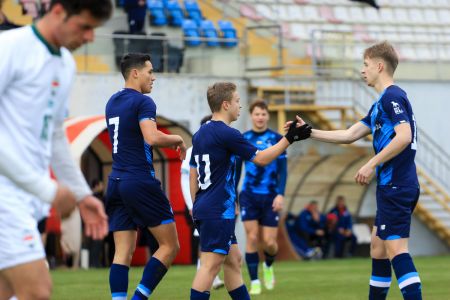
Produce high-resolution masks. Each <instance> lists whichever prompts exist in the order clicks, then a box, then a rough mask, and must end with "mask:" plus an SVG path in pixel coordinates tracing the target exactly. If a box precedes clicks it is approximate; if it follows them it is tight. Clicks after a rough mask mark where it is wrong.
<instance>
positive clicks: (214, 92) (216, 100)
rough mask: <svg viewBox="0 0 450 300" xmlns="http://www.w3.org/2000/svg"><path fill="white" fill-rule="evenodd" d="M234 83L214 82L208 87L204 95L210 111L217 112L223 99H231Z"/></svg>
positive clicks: (234, 87)
mask: <svg viewBox="0 0 450 300" xmlns="http://www.w3.org/2000/svg"><path fill="white" fill-rule="evenodd" d="M235 91H236V85H235V84H234V83H232V82H216V83H214V84H213V85H212V86H210V87H208V91H207V92H206V97H207V99H208V105H209V108H210V109H211V112H213V113H214V112H218V111H220V108H221V107H222V103H223V102H224V101H231V99H232V98H233V93H234V92H235Z"/></svg>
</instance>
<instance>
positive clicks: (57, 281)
mask: <svg viewBox="0 0 450 300" xmlns="http://www.w3.org/2000/svg"><path fill="white" fill-rule="evenodd" d="M414 261H415V264H416V267H417V269H418V272H419V274H420V277H421V280H422V288H423V299H426V300H450V256H438V257H417V258H415V259H414ZM274 267H275V276H276V285H275V289H274V290H273V291H267V290H264V288H263V292H262V294H261V295H259V296H253V297H252V299H258V300H269V299H275V300H283V299H286V300H288V299H289V300H291V299H292V300H293V299H300V300H363V299H367V295H368V284H369V276H370V269H371V260H370V258H364V259H360V258H355V259H345V260H323V261H312V262H276V263H275V265H274ZM260 269H261V268H260ZM142 270H143V269H142V268H137V267H134V268H131V271H130V276H129V277H130V283H129V290H128V298H129V299H130V298H131V295H132V294H133V292H134V289H135V287H136V285H137V284H138V282H139V280H140V277H141V274H142ZM243 270H244V279H245V281H246V283H248V281H249V279H248V275H247V271H246V268H245V267H244V268H243ZM260 271H261V270H260ZM260 273H261V272H260ZM51 274H52V277H53V282H54V289H53V297H52V299H57V300H59V299H60V300H71V299H73V300H75V299H76V300H80V299H82V300H83V299H96V300H97V299H98V300H102V299H105V300H106V299H111V296H110V293H109V284H108V276H109V270H108V269H93V270H77V271H73V270H56V271H52V272H51ZM194 274H195V267H194V266H174V267H172V268H171V269H170V270H169V272H168V273H167V275H166V276H165V278H164V279H163V280H162V282H161V283H160V285H159V286H158V287H157V288H156V290H155V292H154V293H153V294H152V296H151V299H164V300H175V299H189V293H190V288H191V283H192V279H193V277H194ZM260 277H262V275H261V274H260ZM211 299H230V297H229V296H228V293H227V292H226V290H225V289H224V288H222V289H220V290H217V291H215V290H213V291H212V293H211ZM388 299H389V300H394V299H396V300H401V299H403V298H402V296H401V294H400V291H399V289H398V286H397V281H396V279H395V276H394V275H393V279H392V284H391V288H390V291H389V296H388Z"/></svg>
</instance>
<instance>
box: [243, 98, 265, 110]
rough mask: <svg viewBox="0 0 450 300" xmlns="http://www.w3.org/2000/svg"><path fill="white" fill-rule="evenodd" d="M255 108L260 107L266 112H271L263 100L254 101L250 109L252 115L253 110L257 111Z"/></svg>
mask: <svg viewBox="0 0 450 300" xmlns="http://www.w3.org/2000/svg"><path fill="white" fill-rule="evenodd" d="M255 107H259V108H261V109H262V110H265V111H267V112H269V107H268V106H267V103H266V101H264V100H263V99H255V100H253V102H252V103H251V104H250V107H249V108H248V111H249V112H250V113H252V112H253V110H254V109H255Z"/></svg>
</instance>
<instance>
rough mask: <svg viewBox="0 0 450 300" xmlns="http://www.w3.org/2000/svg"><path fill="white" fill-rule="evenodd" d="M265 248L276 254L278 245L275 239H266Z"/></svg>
mask: <svg viewBox="0 0 450 300" xmlns="http://www.w3.org/2000/svg"><path fill="white" fill-rule="evenodd" d="M264 244H265V246H266V247H265V248H266V249H267V250H269V251H270V252H276V251H277V250H278V244H277V241H276V240H275V239H266V240H264Z"/></svg>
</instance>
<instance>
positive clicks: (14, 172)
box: [0, 146, 57, 203]
mask: <svg viewBox="0 0 450 300" xmlns="http://www.w3.org/2000/svg"><path fill="white" fill-rule="evenodd" d="M8 150H10V149H8V147H5V146H3V147H0V174H2V175H4V176H6V177H7V178H8V179H10V180H11V181H12V182H14V183H15V184H16V185H17V186H18V187H20V188H22V189H23V190H25V191H26V192H28V193H30V194H33V195H35V196H36V197H38V198H39V199H41V200H42V201H44V202H47V203H51V202H52V201H53V199H54V198H55V196H56V189H57V184H56V182H55V181H54V180H52V179H51V178H50V176H49V174H48V172H47V173H45V174H40V173H38V172H35V171H34V170H33V169H32V168H30V167H29V166H28V165H27V164H26V163H24V162H23V160H21V159H20V158H18V157H17V156H15V155H14V154H13V153H11V151H8Z"/></svg>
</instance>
